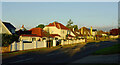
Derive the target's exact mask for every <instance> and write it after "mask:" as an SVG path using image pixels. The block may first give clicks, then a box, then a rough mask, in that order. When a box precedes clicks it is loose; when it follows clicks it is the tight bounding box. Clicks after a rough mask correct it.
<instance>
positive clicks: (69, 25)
mask: <svg viewBox="0 0 120 65" xmlns="http://www.w3.org/2000/svg"><path fill="white" fill-rule="evenodd" d="M71 24H73V22H72V21H71V19H70V20H69V21H68V22H67V25H66V27H68V28H70V29H71V28H72V25H71Z"/></svg>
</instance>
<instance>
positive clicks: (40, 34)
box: [20, 28, 49, 41]
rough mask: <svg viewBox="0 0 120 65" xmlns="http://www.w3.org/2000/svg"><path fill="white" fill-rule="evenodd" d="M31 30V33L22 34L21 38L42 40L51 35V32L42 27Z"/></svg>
mask: <svg viewBox="0 0 120 65" xmlns="http://www.w3.org/2000/svg"><path fill="white" fill-rule="evenodd" d="M29 31H31V34H22V35H20V40H25V41H42V40H44V39H47V37H49V34H48V33H47V32H46V31H44V30H43V29H41V28H32V29H30V30H29Z"/></svg>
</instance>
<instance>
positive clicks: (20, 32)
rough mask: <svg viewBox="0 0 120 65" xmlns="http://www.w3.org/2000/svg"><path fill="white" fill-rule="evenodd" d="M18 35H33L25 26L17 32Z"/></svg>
mask: <svg viewBox="0 0 120 65" xmlns="http://www.w3.org/2000/svg"><path fill="white" fill-rule="evenodd" d="M15 33H16V34H17V35H22V34H32V31H29V30H27V29H26V28H25V27H24V25H22V27H21V28H20V29H19V30H18V31H16V32H15Z"/></svg>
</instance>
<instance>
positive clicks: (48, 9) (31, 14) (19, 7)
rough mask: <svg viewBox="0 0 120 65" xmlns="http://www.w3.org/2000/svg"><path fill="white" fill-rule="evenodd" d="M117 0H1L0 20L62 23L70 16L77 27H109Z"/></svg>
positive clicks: (30, 24)
mask: <svg viewBox="0 0 120 65" xmlns="http://www.w3.org/2000/svg"><path fill="white" fill-rule="evenodd" d="M117 5H118V4H117V2H3V3H2V20H3V21H9V22H11V23H12V24H14V25H15V27H16V28H17V29H18V28H20V27H21V25H23V24H24V25H25V27H26V28H27V29H30V28H32V27H35V26H37V25H38V24H45V25H47V24H49V23H51V22H53V21H58V22H60V23H62V24H64V25H66V24H67V21H68V20H69V19H71V20H72V21H73V22H74V24H75V25H76V24H77V25H78V26H79V27H83V26H86V27H90V26H93V27H94V28H98V29H102V30H109V29H110V28H115V27H117V25H118V6H117Z"/></svg>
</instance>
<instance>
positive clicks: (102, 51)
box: [93, 44, 120, 55]
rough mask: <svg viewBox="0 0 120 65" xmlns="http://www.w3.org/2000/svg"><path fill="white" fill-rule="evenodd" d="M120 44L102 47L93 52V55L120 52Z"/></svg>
mask: <svg viewBox="0 0 120 65" xmlns="http://www.w3.org/2000/svg"><path fill="white" fill-rule="evenodd" d="M119 48H120V44H115V45H113V46H111V47H107V48H103V49H100V50H98V51H96V52H94V53H93V55H108V54H119V53H120V51H119Z"/></svg>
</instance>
